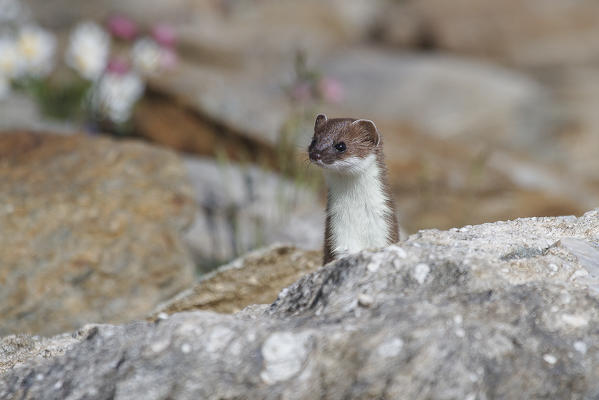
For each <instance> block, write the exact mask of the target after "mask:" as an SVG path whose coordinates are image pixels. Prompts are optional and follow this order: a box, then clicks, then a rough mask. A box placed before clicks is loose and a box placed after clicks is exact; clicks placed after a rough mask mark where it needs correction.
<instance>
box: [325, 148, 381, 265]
mask: <svg viewBox="0 0 599 400" xmlns="http://www.w3.org/2000/svg"><path fill="white" fill-rule="evenodd" d="M342 163H343V165H335V164H333V165H331V167H332V168H331V169H327V170H326V172H325V178H326V180H327V186H328V188H329V210H328V212H329V218H330V223H331V226H330V228H331V232H330V234H331V241H332V250H333V253H334V254H335V256H342V255H344V254H347V253H354V252H357V251H360V250H363V249H367V248H376V247H383V246H386V245H387V244H388V234H389V226H388V225H389V223H388V220H387V218H386V217H387V216H388V215H389V214H390V213H391V210H390V209H389V206H388V203H387V200H388V199H387V195H386V193H385V190H384V188H383V184H382V182H381V179H380V172H381V171H380V168H379V166H378V164H377V162H376V158H375V156H374V154H372V155H370V156H368V157H366V158H364V159H360V158H357V157H356V158H353V157H352V158H349V159H346V160H344V161H343V162H342ZM348 167H350V169H351V170H352V173H351V174H346V173H343V172H342V171H341V169H342V168H343V170H345V171H347V168H348ZM336 170H337V171H336Z"/></svg>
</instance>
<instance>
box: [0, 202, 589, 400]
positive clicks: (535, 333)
mask: <svg viewBox="0 0 599 400" xmlns="http://www.w3.org/2000/svg"><path fill="white" fill-rule="evenodd" d="M565 237H568V238H574V239H576V240H581V241H582V240H584V241H586V242H588V243H591V244H592V243H595V244H596V243H597V241H599V209H597V210H595V211H591V212H589V213H587V214H585V215H584V216H582V217H580V218H576V217H554V218H528V219H518V220H514V221H509V222H497V223H491V224H484V225H479V226H465V227H462V228H459V229H452V230H449V231H436V230H430V231H422V232H419V233H418V234H415V235H412V236H411V237H410V238H409V239H408V240H407V241H405V242H402V243H399V244H397V245H392V246H389V247H388V248H386V249H382V250H378V251H364V252H361V253H359V254H355V255H350V256H348V257H346V258H343V259H341V260H338V261H337V262H334V263H331V264H329V265H327V266H325V267H324V268H321V269H320V270H318V271H316V272H314V273H312V274H310V275H307V276H305V277H304V278H302V279H300V280H299V281H298V282H296V283H295V284H293V285H291V286H290V287H289V288H287V289H285V290H283V291H282V292H281V293H280V295H279V298H278V299H277V301H276V302H275V303H273V304H272V305H271V306H270V307H268V308H265V307H257V306H254V307H251V308H249V309H247V310H244V311H242V312H240V313H238V314H235V315H220V314H214V313H211V312H190V313H179V314H175V315H173V316H171V317H169V318H167V319H163V320H160V321H158V322H157V323H148V322H136V323H131V324H127V325H124V326H98V327H96V328H94V329H92V330H91V331H89V333H88V334H87V336H86V337H85V338H84V339H82V340H81V342H80V343H76V344H74V345H73V346H72V348H71V349H70V350H68V351H66V352H65V354H64V355H62V356H57V357H54V358H52V359H49V360H38V359H33V360H30V361H26V362H24V363H23V364H22V365H20V366H18V367H16V368H14V369H12V370H10V371H8V372H5V373H4V374H3V375H2V376H1V377H0V397H1V398H23V399H32V398H45V399H83V398H85V399H108V398H116V399H125V398H126V399H132V398H144V399H165V398H176V399H196V398H202V399H217V398H218V399H222V398H244V399H246V398H247V399H276V398H287V399H314V398H326V399H346V398H389V399H395V398H412V399H420V398H422V399H424V398H429V399H430V398H433V399H474V398H480V399H492V398H506V399H513V398H595V397H597V396H599V382H598V381H597V379H596V370H597V368H598V362H597V360H598V359H599V335H598V334H597V328H598V326H599V313H598V312H597V309H598V307H599V293H598V292H597V291H596V290H594V289H593V285H596V284H597V279H596V278H594V277H592V276H590V275H589V274H588V273H587V272H586V270H585V266H584V264H581V263H580V262H579V261H578V258H577V257H578V256H577V255H575V254H572V253H571V252H570V250H568V249H567V248H564V247H563V246H560V245H558V242H559V241H560V240H561V239H563V238H565ZM562 244H563V242H562ZM589 245H590V244H589ZM365 299H367V300H368V301H365Z"/></svg>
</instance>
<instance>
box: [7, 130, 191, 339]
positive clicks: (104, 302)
mask: <svg viewBox="0 0 599 400" xmlns="http://www.w3.org/2000/svg"><path fill="white" fill-rule="evenodd" d="M0 187H1V188H2V190H0V286H1V287H2V290H0V335H7V334H9V333H17V332H19V333H25V332H28V333H32V334H44V335H50V334H55V333H58V332H64V331H67V330H72V329H76V328H78V327H79V326H81V325H83V324H84V323H87V322H111V323H118V322H125V321H129V320H131V319H132V318H139V317H142V316H144V315H145V314H147V313H148V312H150V311H151V310H152V309H153V308H154V307H155V306H156V305H157V304H158V303H160V302H162V301H164V300H166V299H168V298H170V297H171V296H173V295H174V294H176V293H178V292H179V291H181V290H183V289H185V288H187V287H189V286H191V282H192V280H193V278H194V272H195V271H194V265H193V261H192V258H191V256H190V254H189V252H188V251H187V249H186V247H185V244H184V241H183V231H184V230H185V229H186V228H188V227H189V225H190V224H191V223H192V221H193V216H194V212H195V204H194V200H193V190H192V187H191V185H190V184H189V181H188V179H187V176H186V171H185V169H184V167H183V164H182V163H181V161H180V160H179V158H178V157H177V156H176V155H175V154H174V153H173V152H171V151H168V150H162V149H159V148H156V147H153V146H149V145H146V144H142V143H139V142H134V141H115V140H110V139H106V138H99V137H90V136H83V135H68V136H58V135H51V134H32V133H26V132H13V133H7V134H2V135H0Z"/></svg>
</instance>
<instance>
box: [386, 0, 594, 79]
mask: <svg viewBox="0 0 599 400" xmlns="http://www.w3.org/2000/svg"><path fill="white" fill-rule="evenodd" d="M598 11H599V5H597V3H596V2H594V1H592V0H582V1H575V2H567V3H565V2H562V1H548V2H539V3H529V4H526V6H523V4H522V3H521V2H519V1H518V0H508V1H501V2H496V1H493V0H483V1H479V0H458V1H452V2H451V3H448V2H444V1H443V0H424V1H420V0H418V1H414V0H409V1H401V2H396V1H389V2H386V5H385V7H381V8H380V9H379V21H378V24H377V28H378V35H379V37H380V38H381V39H382V40H384V41H386V42H387V43H393V44H396V45H400V46H410V47H418V48H425V49H442V50H445V51H450V52H455V53H458V54H465V53H466V54H471V55H472V54H474V55H477V56H482V57H488V58H493V59H496V60H500V61H502V62H508V63H512V64H517V65H520V66H526V67H548V66H554V65H564V64H566V65H572V64H581V63H590V62H593V57H592V54H594V53H596V52H597V51H598V50H599V41H598V40H597V37H598V35H599V13H598Z"/></svg>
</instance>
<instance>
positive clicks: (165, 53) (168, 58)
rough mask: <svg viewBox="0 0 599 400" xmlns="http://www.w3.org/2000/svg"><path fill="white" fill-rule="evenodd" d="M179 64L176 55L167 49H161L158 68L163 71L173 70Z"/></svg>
mask: <svg viewBox="0 0 599 400" xmlns="http://www.w3.org/2000/svg"><path fill="white" fill-rule="evenodd" d="M178 63H179V57H178V56H177V53H176V52H175V51H174V50H173V49H170V48H168V47H163V48H162V50H161V52H160V68H162V69H165V70H171V69H174V68H175V67H176V66H177V64H178Z"/></svg>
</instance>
